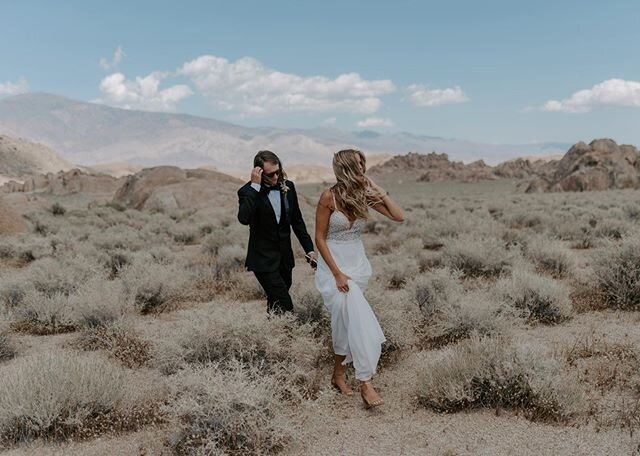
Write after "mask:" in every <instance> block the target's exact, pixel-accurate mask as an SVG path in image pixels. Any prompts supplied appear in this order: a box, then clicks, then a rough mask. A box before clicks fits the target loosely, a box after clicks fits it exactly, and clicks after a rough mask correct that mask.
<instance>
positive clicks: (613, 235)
mask: <svg viewBox="0 0 640 456" xmlns="http://www.w3.org/2000/svg"><path fill="white" fill-rule="evenodd" d="M628 232H629V226H628V224H627V223H625V222H623V221H621V220H615V219H605V220H602V221H601V222H600V223H598V225H597V227H596V229H595V230H594V231H593V234H594V235H595V236H596V237H600V238H608V239H613V240H619V239H622V238H623V237H624V236H625V235H626V234H627V233H628Z"/></svg>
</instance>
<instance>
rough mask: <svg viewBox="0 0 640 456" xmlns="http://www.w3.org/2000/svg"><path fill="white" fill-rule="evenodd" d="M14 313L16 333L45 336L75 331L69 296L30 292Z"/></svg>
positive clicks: (57, 293) (58, 293) (55, 293)
mask: <svg viewBox="0 0 640 456" xmlns="http://www.w3.org/2000/svg"><path fill="white" fill-rule="evenodd" d="M14 312H15V316H16V321H15V322H14V324H13V328H14V329H15V330H16V331H21V332H27V333H30V334H36V335H47V334H60V333H65V332H71V331H75V330H76V327H77V325H76V321H75V318H74V314H73V308H72V306H71V304H70V302H69V296H67V295H65V294H64V293H61V292H54V293H53V294H45V293H42V292H39V291H31V292H29V293H28V294H27V295H26V296H25V298H24V300H23V302H22V303H21V305H20V306H19V307H17V308H16V309H15V310H14Z"/></svg>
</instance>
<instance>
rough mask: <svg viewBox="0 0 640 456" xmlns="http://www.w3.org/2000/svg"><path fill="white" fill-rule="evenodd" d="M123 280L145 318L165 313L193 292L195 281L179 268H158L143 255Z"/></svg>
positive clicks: (127, 269) (128, 292)
mask: <svg viewBox="0 0 640 456" xmlns="http://www.w3.org/2000/svg"><path fill="white" fill-rule="evenodd" d="M120 276H121V278H122V282H123V284H124V290H125V293H126V295H127V296H128V299H130V300H131V301H132V302H133V306H134V308H135V309H136V310H137V311H138V312H140V313H141V314H148V313H150V312H161V311H163V310H165V308H166V307H167V306H168V305H169V304H171V303H172V302H175V301H178V300H179V299H180V298H181V297H182V294H183V293H186V291H187V290H188V289H189V288H190V286H189V285H190V282H191V277H190V275H189V274H188V272H186V271H185V270H184V269H183V268H180V267H179V266H178V265H176V264H158V263H156V262H155V261H153V258H152V257H149V256H146V255H141V256H138V257H136V258H135V260H134V261H133V262H132V264H131V265H130V266H127V267H125V269H124V270H122V271H121V273H120Z"/></svg>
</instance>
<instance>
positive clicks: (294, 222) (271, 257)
mask: <svg viewBox="0 0 640 456" xmlns="http://www.w3.org/2000/svg"><path fill="white" fill-rule="evenodd" d="M253 166H254V168H253V170H252V171H251V182H247V183H246V184H245V185H243V186H242V187H241V188H240V190H238V198H239V200H240V201H239V202H240V207H239V209H238V221H240V223H242V224H243V225H249V227H250V232H249V249H248V251H247V260H246V262H245V266H246V267H247V269H248V270H249V271H253V273H254V274H255V276H256V278H257V279H258V282H260V285H261V286H262V288H263V289H264V291H265V293H266V294H267V311H268V312H275V313H280V312H291V311H292V310H293V303H292V302H291V296H289V288H291V273H292V270H293V267H294V260H293V250H292V249H291V228H293V232H294V233H295V234H296V237H297V238H298V241H300V244H301V245H302V248H303V249H304V251H305V253H306V254H307V255H306V258H307V262H311V265H312V266H313V265H314V264H315V262H316V254H315V252H314V251H313V242H312V241H311V237H310V236H309V233H307V228H306V226H305V224H304V220H303V219H302V213H301V212H300V206H299V205H298V196H297V195H296V189H295V187H294V186H293V182H291V181H289V180H286V179H285V178H286V174H285V173H284V170H283V169H282V162H281V161H280V159H279V158H278V157H277V155H276V154H274V153H273V152H271V151H268V150H263V151H260V152H258V154H257V155H256V156H255V158H254V159H253Z"/></svg>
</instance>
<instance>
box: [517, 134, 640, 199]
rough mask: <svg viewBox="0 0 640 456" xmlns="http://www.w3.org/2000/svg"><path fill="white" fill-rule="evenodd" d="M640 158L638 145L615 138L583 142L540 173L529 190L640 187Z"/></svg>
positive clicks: (527, 189)
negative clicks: (618, 140)
mask: <svg viewBox="0 0 640 456" xmlns="http://www.w3.org/2000/svg"><path fill="white" fill-rule="evenodd" d="M639 171H640V157H639V155H638V150H637V149H636V148H635V147H634V146H629V145H620V146H619V145H618V144H616V142H615V141H613V140H612V139H597V140H594V141H592V142H591V143H589V144H588V145H587V144H585V143H584V142H579V143H577V144H575V145H573V146H572V147H571V149H569V151H568V152H567V153H566V154H565V155H564V157H562V159H561V160H560V161H559V162H557V163H556V164H555V170H554V171H553V172H552V173H549V174H548V175H546V176H539V177H537V178H536V179H534V180H532V181H531V182H530V183H529V184H528V186H527V187H526V190H525V191H526V192H527V193H531V192H540V191H545V192H548V191H573V192H576V191H587V190H607V189H622V188H639V187H640V175H639Z"/></svg>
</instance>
